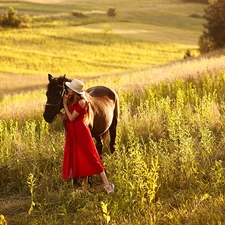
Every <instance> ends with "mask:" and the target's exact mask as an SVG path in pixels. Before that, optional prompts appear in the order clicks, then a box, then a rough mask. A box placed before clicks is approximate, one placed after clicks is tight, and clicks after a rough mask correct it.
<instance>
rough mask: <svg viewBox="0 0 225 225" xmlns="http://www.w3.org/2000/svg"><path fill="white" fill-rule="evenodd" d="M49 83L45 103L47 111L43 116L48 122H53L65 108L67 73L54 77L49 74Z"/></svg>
mask: <svg viewBox="0 0 225 225" xmlns="http://www.w3.org/2000/svg"><path fill="white" fill-rule="evenodd" d="M48 80H49V84H48V85H47V91H46V96H47V103H46V105H45V111H44V114H43V117H44V119H45V121H46V122H48V123H52V122H53V121H54V119H55V117H56V115H57V114H58V113H59V111H60V110H61V109H62V108H63V101H62V100H63V95H64V92H65V85H64V83H65V81H67V79H66V75H64V76H60V77H53V76H52V75H51V74H48Z"/></svg>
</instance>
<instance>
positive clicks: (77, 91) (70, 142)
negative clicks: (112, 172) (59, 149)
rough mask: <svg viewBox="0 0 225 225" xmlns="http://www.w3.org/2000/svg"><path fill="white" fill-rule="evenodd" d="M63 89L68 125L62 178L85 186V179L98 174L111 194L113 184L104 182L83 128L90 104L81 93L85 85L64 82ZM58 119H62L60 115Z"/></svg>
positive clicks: (94, 148) (96, 157) (93, 149)
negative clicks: (64, 88)
mask: <svg viewBox="0 0 225 225" xmlns="http://www.w3.org/2000/svg"><path fill="white" fill-rule="evenodd" d="M66 86H67V87H68V95H64V97H63V106H64V109H65V116H66V119H67V123H66V141H65V149H64V159H63V167H62V177H63V178H64V179H68V178H73V179H74V178H81V179H82V181H83V182H84V184H85V186H86V185H87V183H88V176H93V175H95V174H100V176H101V178H102V180H103V183H104V188H105V190H106V191H107V193H111V192H113V191H114V184H111V183H110V182H109V181H108V179H107V176H106V174H105V171H104V167H103V165H102V162H101V159H100V157H99V155H98V152H97V149H96V147H95V144H94V141H93V139H92V136H91V132H90V130H89V127H88V126H87V125H86V124H85V116H86V113H87V110H88V107H89V103H88V101H87V99H86V97H85V92H84V90H83V87H84V83H83V82H82V81H80V80H77V79H74V80H72V82H66ZM68 103H69V104H68ZM59 115H60V117H61V118H63V117H64V115H63V114H62V113H60V114H59Z"/></svg>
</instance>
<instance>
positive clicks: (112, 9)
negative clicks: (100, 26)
mask: <svg viewBox="0 0 225 225" xmlns="http://www.w3.org/2000/svg"><path fill="white" fill-rule="evenodd" d="M107 15H108V16H111V17H115V16H116V9H115V8H109V9H108V11H107Z"/></svg>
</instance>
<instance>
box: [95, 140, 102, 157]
mask: <svg viewBox="0 0 225 225" xmlns="http://www.w3.org/2000/svg"><path fill="white" fill-rule="evenodd" d="M95 140H96V148H97V150H98V154H99V156H100V158H101V157H102V148H103V141H102V137H101V136H98V137H95Z"/></svg>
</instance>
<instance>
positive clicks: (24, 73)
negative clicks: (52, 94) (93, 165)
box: [0, 0, 225, 225]
mask: <svg viewBox="0 0 225 225" xmlns="http://www.w3.org/2000/svg"><path fill="white" fill-rule="evenodd" d="M61 3H65V2H63V0H62V1H57V4H54V7H53V5H50V4H47V1H45V4H44V5H43V4H39V3H38V4H37V3H35V2H34V1H28V3H27V1H26V2H24V3H21V2H20V1H14V2H10V3H8V1H0V9H3V10H4V9H5V8H7V7H8V5H11V6H14V7H15V8H16V7H17V8H18V9H19V10H21V11H22V12H24V13H25V12H26V13H29V14H30V15H31V16H32V24H31V25H30V27H28V28H23V29H19V30H16V29H14V30H10V29H9V30H1V32H0V38H1V45H0V51H1V54H0V57H1V60H0V65H1V66H0V70H1V74H0V78H1V83H0V90H1V91H0V96H1V97H0V140H1V148H0V178H1V179H0V215H1V216H0V224H1V223H2V224H10V225H11V224H12V225H14V224H15V225H23V224H24V225H25V224H26V225H27V224H32V225H33V224H37V225H39V224H51V225H62V224H63V225H70V224H78V225H82V224H85V225H86V224H93V225H94V224H102V225H103V224H115V225H128V224H132V225H133V224H135V225H136V224H140V225H144V224H146V225H149V224H154V225H161V224H163V225H164V224H171V225H176V224H177V225H179V224H193V225H196V224H204V225H206V224H210V225H211V224H225V216H224V210H225V200H224V199H225V196H224V193H225V188H224V187H225V185H224V181H225V173H224V166H225V164H224V159H225V158H224V143H225V139H224V133H225V128H224V122H225V110H224V106H225V101H224V93H225V66H224V60H225V57H224V50H221V51H219V52H215V53H213V54H211V55H205V56H198V51H197V41H198V36H199V35H200V34H201V32H202V29H203V28H202V23H203V22H204V19H203V18H202V15H203V9H204V7H205V6H204V5H196V4H184V3H183V2H179V1H175V0H174V1H167V0H162V1H151V3H149V1H144V0H141V1H139V2H136V1H133V0H132V1H123V2H120V1H116V0H114V1H113V4H110V5H109V4H108V3H106V2H105V1H101V0H98V1H86V0H84V1H67V4H62V5H60V4H61ZM34 6H35V7H34ZM128 6H129V7H128ZM109 7H115V8H116V9H117V10H118V16H116V17H115V18H108V17H107V16H106V15H105V13H103V12H106V11H107V9H108V8H109ZM153 9H154V10H153ZM72 10H78V11H82V12H85V13H86V15H88V16H87V17H86V18H84V19H77V18H74V17H72V16H71V11H72ZM196 14H198V15H199V16H196ZM191 15H192V16H191ZM193 15H195V16H194V17H193ZM187 49H190V50H191V52H192V53H193V54H194V55H195V56H196V57H192V58H190V59H188V60H183V56H184V54H185V51H186V50H187ZM48 73H51V74H52V75H53V76H59V75H63V74H65V73H66V74H67V76H68V77H70V78H73V77H78V78H80V79H83V80H84V81H85V83H86V87H90V86H93V85H96V84H101V85H107V86H110V87H112V88H114V89H115V90H116V91H117V92H118V94H119V98H120V118H119V123H118V136H117V146H116V152H115V153H114V154H110V153H109V148H108V140H106V143H105V147H104V152H105V156H104V158H103V163H104V165H105V167H106V168H107V173H108V177H109V179H110V180H111V181H112V182H113V183H114V184H115V186H116V188H115V193H114V194H113V195H107V194H106V193H105V192H104V189H103V187H102V185H101V180H100V178H99V177H98V176H94V177H93V187H92V188H90V189H89V191H88V192H87V193H84V192H83V191H82V190H81V188H73V187H72V184H71V182H65V181H64V180H62V178H61V164H62V156H63V146H64V136H65V133H64V129H63V126H62V124H61V121H60V120H59V119H58V118H57V119H56V120H55V121H54V123H53V124H47V123H46V122H45V121H44V120H43V117H42V114H43V110H44V104H45V101H46V97H45V91H46V89H45V86H46V85H47V74H48Z"/></svg>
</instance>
